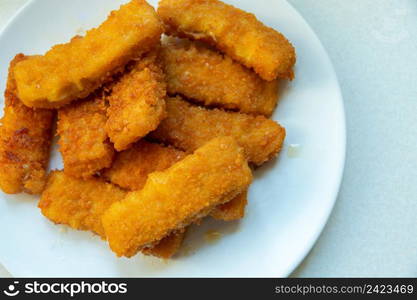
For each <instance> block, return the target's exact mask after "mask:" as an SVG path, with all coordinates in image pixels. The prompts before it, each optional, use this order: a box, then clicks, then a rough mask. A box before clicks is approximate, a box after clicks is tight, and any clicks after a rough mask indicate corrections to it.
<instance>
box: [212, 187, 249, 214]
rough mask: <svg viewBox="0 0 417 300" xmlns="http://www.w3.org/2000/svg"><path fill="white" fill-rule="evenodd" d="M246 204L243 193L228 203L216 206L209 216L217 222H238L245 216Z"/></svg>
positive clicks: (245, 195)
mask: <svg viewBox="0 0 417 300" xmlns="http://www.w3.org/2000/svg"><path fill="white" fill-rule="evenodd" d="M247 203H248V200H247V191H244V192H243V193H241V194H239V195H238V196H236V197H235V198H234V199H232V200H230V201H229V202H226V203H224V204H221V205H219V206H217V207H216V209H215V210H213V211H212V212H211V214H210V215H211V216H212V217H213V218H215V219H217V220H223V221H234V220H239V219H242V218H243V217H244V216H245V207H246V204H247Z"/></svg>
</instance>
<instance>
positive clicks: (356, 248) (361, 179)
mask: <svg viewBox="0 0 417 300" xmlns="http://www.w3.org/2000/svg"><path fill="white" fill-rule="evenodd" d="M27 1H28V0H0V29H2V28H3V26H4V25H5V24H6V23H7V21H8V20H9V18H11V17H12V16H13V14H14V13H15V12H16V10H17V9H19V8H20V7H21V6H22V5H23V4H25V3H26V2H27ZM66 1H68V0H66ZM271 1H280V0H271ZM289 2H290V3H291V4H292V5H293V6H294V7H295V8H296V9H297V10H298V11H299V12H300V13H301V15H302V16H303V17H304V18H305V19H306V20H307V22H308V23H309V24H310V26H311V27H312V28H313V30H314V31H315V32H316V34H317V35H318V37H319V38H320V40H321V41H322V43H323V44H324V47H325V48H326V49H327V51H328V53H329V56H330V58H331V60H332V62H333V64H334V66H335V69H336V72H337V75H338V78H339V82H340V85H341V88H342V92H343V97H344V102H345V108H346V114H347V116H346V117H347V136H348V145H347V161H346V168H345V173H344V179H343V183H342V187H341V191H340V194H339V197H338V200H337V203H336V206H335V209H334V211H333V213H332V215H331V217H330V220H329V222H328V224H327V226H326V228H325V230H324V231H323V233H322V235H321V237H320V239H319V240H318V242H317V244H316V245H315V247H314V248H313V250H312V251H311V253H310V254H309V255H308V257H307V258H306V259H305V260H304V262H303V263H302V265H301V266H300V267H299V268H298V269H297V270H296V271H295V272H294V273H293V276H324V277H328V276H412V277H416V276H417V234H416V231H417V124H416V122H417V1H416V0H378V1H375V0H351V1H344V0H316V1H313V0H289ZM254 3H256V2H254ZM1 80H4V79H1ZM2 242H3V241H2ZM0 243H1V242H0ZM277 255H279V254H277ZM0 276H7V272H6V271H5V270H3V269H2V267H1V266H0Z"/></svg>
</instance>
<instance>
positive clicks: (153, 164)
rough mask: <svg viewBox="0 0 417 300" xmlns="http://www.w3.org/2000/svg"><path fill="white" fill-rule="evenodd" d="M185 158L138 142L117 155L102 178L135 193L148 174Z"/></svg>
mask: <svg viewBox="0 0 417 300" xmlns="http://www.w3.org/2000/svg"><path fill="white" fill-rule="evenodd" d="M185 156H186V153H185V152H183V151H181V150H177V149H175V148H172V147H164V146H161V145H159V144H155V143H150V142H147V141H145V140H140V141H139V142H137V143H136V144H134V145H133V146H132V147H131V148H129V149H128V150H125V151H122V152H120V153H117V155H116V157H115V159H114V162H113V164H112V166H111V168H109V169H107V170H105V171H104V172H103V177H104V178H106V179H108V180H109V181H111V182H112V183H114V184H117V185H118V186H120V187H122V188H124V189H127V190H131V191H137V190H140V189H142V188H143V186H144V185H145V183H146V180H147V179H148V175H149V174H150V173H152V172H155V171H163V170H165V169H167V168H169V167H170V166H172V165H173V164H174V163H176V162H178V161H180V160H181V159H183V158H184V157H185Z"/></svg>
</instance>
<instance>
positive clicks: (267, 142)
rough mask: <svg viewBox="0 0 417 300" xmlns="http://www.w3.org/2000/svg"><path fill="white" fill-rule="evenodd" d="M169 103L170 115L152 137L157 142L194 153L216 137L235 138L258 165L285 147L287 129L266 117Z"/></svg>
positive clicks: (177, 100) (176, 100) (177, 101)
mask: <svg viewBox="0 0 417 300" xmlns="http://www.w3.org/2000/svg"><path fill="white" fill-rule="evenodd" d="M166 101H167V112H168V116H167V118H166V119H164V120H163V121H162V122H161V124H160V125H159V126H158V128H157V129H156V130H155V131H153V132H152V133H151V134H150V137H151V138H152V139H154V140H156V141H159V142H162V143H166V144H171V145H173V146H174V147H176V148H179V149H182V150H185V151H194V150H195V149H197V148H198V147H201V146H202V145H204V144H205V143H206V142H208V141H209V140H211V139H212V138H214V137H218V136H232V137H234V138H235V139H236V141H237V142H238V143H239V145H240V146H241V147H243V149H244V150H245V153H246V156H247V158H248V160H249V161H250V162H252V163H254V164H255V165H261V164H262V163H264V162H265V161H267V160H269V159H270V158H272V157H273V156H274V155H276V154H277V153H278V152H279V150H280V149H281V147H282V145H283V142H284V138H285V129H284V128H283V127H281V126H280V125H279V124H278V123H276V122H275V121H272V120H270V119H267V118H265V117H264V116H252V115H246V114H242V113H237V112H226V111H223V110H219V109H206V108H203V107H199V106H195V105H192V104H189V103H188V102H186V101H184V100H182V99H181V98H180V97H176V98H168V99H167V100H166Z"/></svg>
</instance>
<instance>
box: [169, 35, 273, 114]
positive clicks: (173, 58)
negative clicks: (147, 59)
mask: <svg viewBox="0 0 417 300" xmlns="http://www.w3.org/2000/svg"><path fill="white" fill-rule="evenodd" d="M162 60H163V62H164V70H165V74H166V80H167V89H168V93H169V94H171V95H175V94H182V95H184V96H185V97H187V98H189V99H190V100H192V101H195V102H199V103H203V104H204V105H206V106H211V107H222V108H226V109H232V110H239V111H241V112H244V113H250V114H262V115H265V116H270V115H271V114H272V112H273V110H274V108H275V106H276V104H277V101H278V96H277V93H278V81H277V80H273V81H265V80H263V79H261V78H260V77H259V76H258V75H257V74H256V73H254V72H253V71H251V70H249V69H247V68H245V67H244V66H242V65H241V64H239V63H237V62H235V61H233V60H232V59H230V58H229V57H228V56H225V55H222V54H221V53H218V52H216V51H214V50H211V49H209V48H207V47H205V46H203V45H202V44H200V43H196V42H189V41H187V40H178V39H169V40H168V41H167V42H165V43H164V44H163V51H162Z"/></svg>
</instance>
